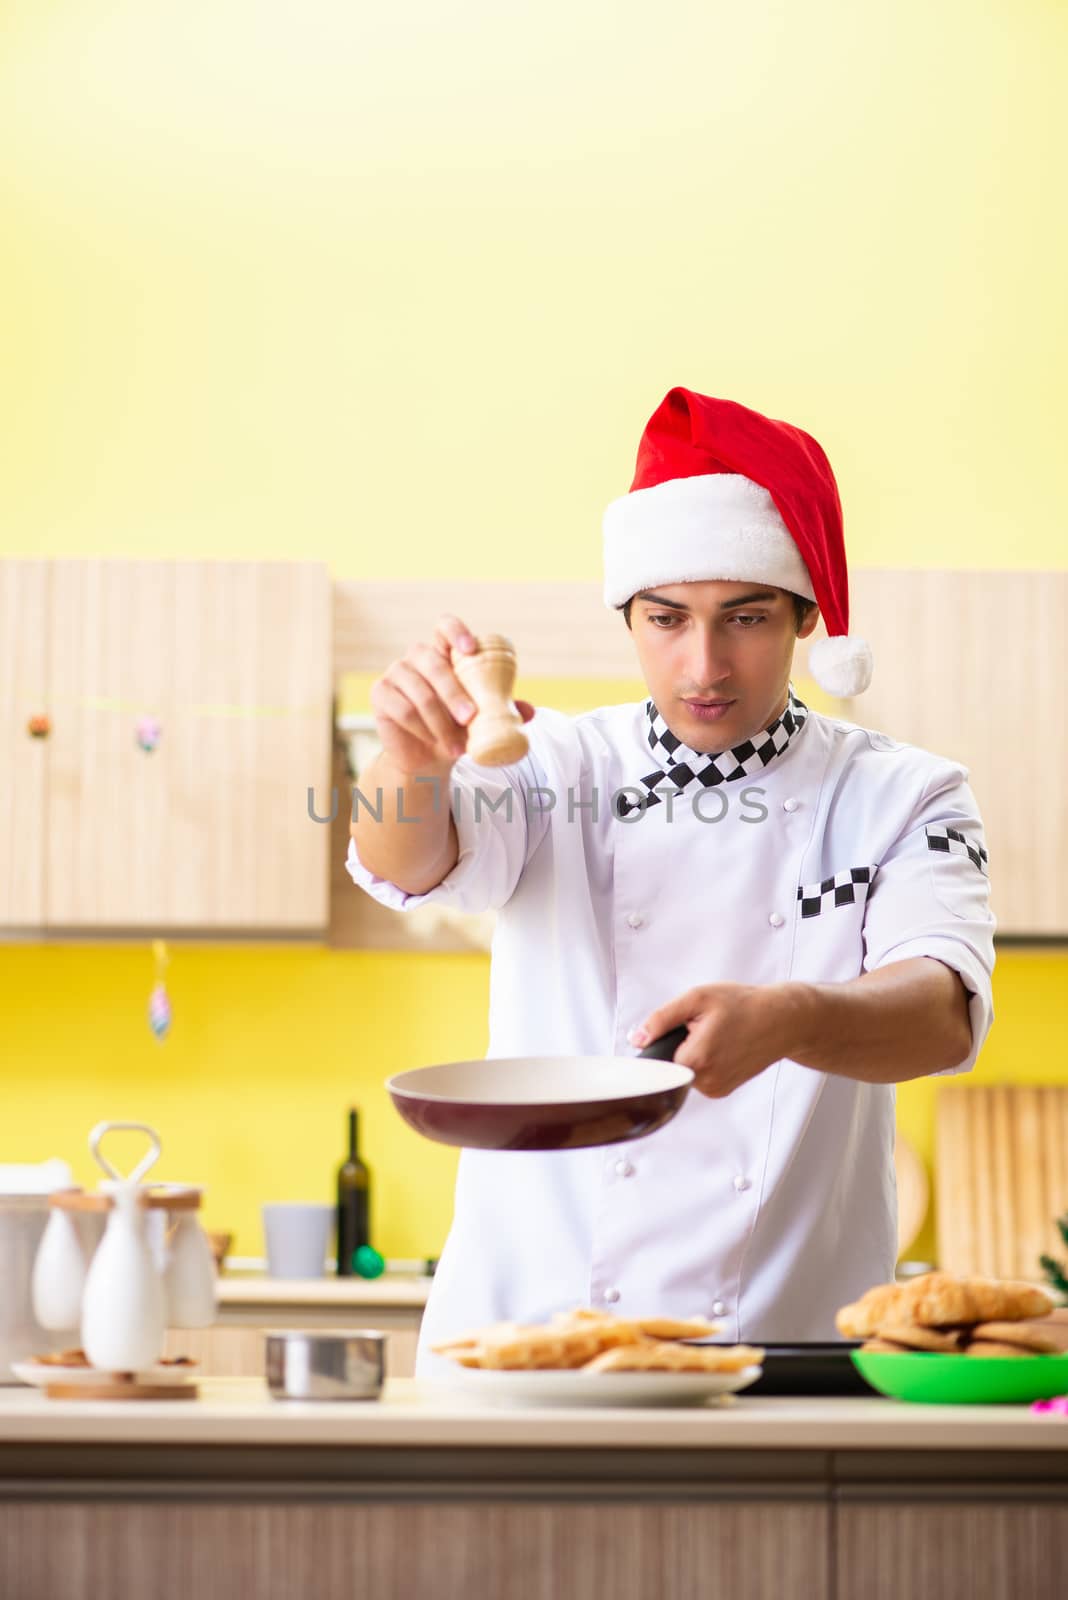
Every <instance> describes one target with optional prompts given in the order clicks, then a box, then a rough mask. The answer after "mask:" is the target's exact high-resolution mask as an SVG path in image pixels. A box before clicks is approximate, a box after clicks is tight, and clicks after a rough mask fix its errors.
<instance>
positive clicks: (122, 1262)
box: [82, 1181, 165, 1372]
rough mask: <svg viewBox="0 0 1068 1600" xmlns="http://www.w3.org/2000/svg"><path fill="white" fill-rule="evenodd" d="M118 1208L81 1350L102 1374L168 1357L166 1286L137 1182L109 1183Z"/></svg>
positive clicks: (88, 1301) (96, 1267)
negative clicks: (165, 1341)
mask: <svg viewBox="0 0 1068 1600" xmlns="http://www.w3.org/2000/svg"><path fill="white" fill-rule="evenodd" d="M108 1188H109V1189H110V1191H111V1194H112V1199H113V1201H114V1208H113V1210H112V1211H111V1212H110V1213H109V1215H108V1225H107V1228H106V1229H105V1232H104V1237H103V1239H102V1240H101V1242H100V1245H99V1246H98V1248H97V1252H96V1254H95V1255H94V1257H93V1260H92V1265H91V1266H90V1268H89V1273H88V1276H87V1278H86V1282H85V1294H84V1296H83V1299H82V1349H83V1350H84V1351H85V1353H86V1355H87V1356H88V1358H89V1362H90V1365H92V1366H94V1367H98V1368H99V1369H100V1370H101V1371H102V1372H138V1371H140V1370H141V1368H142V1367H150V1366H151V1365H152V1364H153V1362H155V1361H158V1360H159V1358H160V1356H161V1355H162V1354H163V1335H164V1329H165V1322H164V1306H163V1284H162V1282H161V1281H160V1276H159V1272H158V1271H157V1269H156V1263H155V1261H154V1260H153V1259H152V1251H151V1249H150V1248H149V1243H148V1239H147V1237H146V1234H145V1211H144V1207H143V1206H142V1204H141V1189H140V1186H139V1185H138V1184H136V1183H131V1182H129V1181H127V1182H125V1183H117V1184H109V1185H108Z"/></svg>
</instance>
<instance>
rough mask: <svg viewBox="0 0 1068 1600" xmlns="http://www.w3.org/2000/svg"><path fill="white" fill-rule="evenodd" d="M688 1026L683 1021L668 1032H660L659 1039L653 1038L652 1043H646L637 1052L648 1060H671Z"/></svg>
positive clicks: (684, 1036)
mask: <svg viewBox="0 0 1068 1600" xmlns="http://www.w3.org/2000/svg"><path fill="white" fill-rule="evenodd" d="M689 1031H690V1030H689V1028H688V1027H687V1026H686V1024H685V1023H684V1022H682V1023H680V1024H679V1026H678V1027H677V1028H672V1029H671V1030H670V1031H669V1032H668V1033H662V1034H661V1035H660V1037H659V1039H654V1040H653V1042H652V1044H647V1045H646V1046H645V1049H644V1050H642V1051H640V1052H639V1054H640V1055H642V1056H644V1057H645V1058H646V1060H649V1061H673V1060H674V1058H675V1051H676V1050H677V1049H678V1048H679V1045H680V1044H681V1043H682V1041H683V1040H684V1039H685V1038H686V1035H687V1034H688V1033H689Z"/></svg>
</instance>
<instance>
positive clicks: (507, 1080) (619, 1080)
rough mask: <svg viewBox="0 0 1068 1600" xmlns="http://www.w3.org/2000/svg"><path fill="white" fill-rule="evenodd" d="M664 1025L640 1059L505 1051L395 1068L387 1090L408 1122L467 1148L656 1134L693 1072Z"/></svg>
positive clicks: (532, 1146) (571, 1143) (677, 1036)
mask: <svg viewBox="0 0 1068 1600" xmlns="http://www.w3.org/2000/svg"><path fill="white" fill-rule="evenodd" d="M686 1034H687V1029H686V1028H685V1027H684V1026H683V1027H679V1028H672V1030H671V1032H670V1033H665V1034H662V1035H661V1036H660V1038H659V1039H654V1040H653V1042H652V1044H647V1045H646V1047H645V1049H644V1050H643V1051H642V1052H641V1054H640V1055H639V1056H510V1057H509V1056H505V1057H491V1058H489V1059H488V1060H479V1061H446V1062H443V1063H441V1064H440V1065H439V1066H435V1067H417V1068H416V1069H415V1070H414V1071H411V1072H398V1073H396V1074H395V1075H394V1076H393V1077H392V1078H388V1079H387V1080H386V1088H387V1090H388V1091H389V1097H390V1099H391V1100H392V1101H393V1104H394V1105H395V1106H396V1108H397V1110H398V1111H399V1113H400V1115H401V1116H402V1117H403V1118H404V1120H405V1122H406V1123H407V1124H408V1126H409V1127H410V1128H414V1129H415V1131H416V1133H421V1134H422V1135H423V1136H424V1138H427V1139H433V1140H434V1142H435V1143H436V1144H453V1145H463V1146H464V1147H466V1148H467V1149H469V1150H582V1149H586V1148H588V1147H589V1146H590V1145H599V1144H622V1143H623V1142H624V1141H625V1140H627V1139H641V1138H643V1137H644V1136H645V1135H646V1134H648V1133H655V1132H656V1130H657V1128H662V1127H663V1126H664V1124H665V1122H670V1121H671V1118H672V1117H673V1116H674V1115H675V1113H676V1112H677V1111H678V1109H679V1107H680V1106H681V1105H682V1102H683V1101H684V1100H685V1098H686V1095H687V1093H688V1092H689V1088H690V1085H691V1083H692V1082H693V1073H692V1072H691V1070H690V1068H689V1067H683V1066H679V1065H676V1063H675V1062H674V1061H673V1060H672V1056H673V1055H674V1054H675V1051H676V1050H677V1049H678V1047H679V1045H680V1044H681V1043H682V1041H683V1040H684V1039H685V1038H686Z"/></svg>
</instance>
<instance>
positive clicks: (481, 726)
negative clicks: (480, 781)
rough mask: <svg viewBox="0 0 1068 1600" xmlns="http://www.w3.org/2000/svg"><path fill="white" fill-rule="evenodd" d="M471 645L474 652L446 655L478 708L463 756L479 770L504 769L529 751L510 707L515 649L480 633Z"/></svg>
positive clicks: (520, 721) (499, 638)
mask: <svg viewBox="0 0 1068 1600" xmlns="http://www.w3.org/2000/svg"><path fill="white" fill-rule="evenodd" d="M475 643H476V644H477V645H478V649H477V651H472V652H470V653H468V652H465V651H463V650H456V649H453V650H452V651H451V652H450V656H451V660H452V668H453V671H454V672H455V674H456V676H457V677H458V678H459V680H460V682H461V683H462V684H463V686H464V688H465V689H466V690H467V692H468V694H469V695H470V696H471V699H472V700H473V701H474V702H475V705H476V706H477V707H478V710H477V711H476V713H475V715H474V716H473V717H472V719H471V721H470V722H469V723H468V725H467V754H468V755H469V756H470V757H471V760H472V761H477V762H478V763H479V765H480V766H483V767H507V766H510V765H511V764H512V762H514V761H522V759H523V757H524V756H525V755H526V753H527V751H528V750H529V748H530V746H529V744H528V742H527V736H526V734H525V733H524V732H523V719H522V717H521V716H520V715H519V712H518V711H517V710H516V708H515V706H514V705H513V704H512V686H513V685H514V683H515V671H516V660H515V646H514V645H513V644H512V641H511V640H510V639H506V638H505V637H504V635H503V634H501V633H487V634H484V635H483V636H482V637H481V638H479V639H476V641H475Z"/></svg>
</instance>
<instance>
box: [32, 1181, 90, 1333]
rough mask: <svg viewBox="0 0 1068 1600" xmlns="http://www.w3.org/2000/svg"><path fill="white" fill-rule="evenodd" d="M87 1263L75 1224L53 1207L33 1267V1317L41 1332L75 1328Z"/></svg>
mask: <svg viewBox="0 0 1068 1600" xmlns="http://www.w3.org/2000/svg"><path fill="white" fill-rule="evenodd" d="M86 1273H87V1263H86V1259H85V1249H84V1246H83V1245H82V1237H81V1234H80V1232H79V1231H78V1224H77V1222H76V1220H75V1218H74V1215H73V1213H72V1212H70V1211H60V1210H58V1209H57V1208H55V1207H53V1209H52V1213H51V1215H50V1216H49V1218H48V1224H47V1226H46V1228H45V1231H44V1236H43V1238H42V1239H41V1243H40V1244H39V1245H38V1247H37V1255H36V1256H35V1258H34V1263H33V1278H32V1280H31V1281H32V1294H33V1314H34V1316H35V1317H36V1318H37V1320H38V1322H39V1323H40V1324H41V1327H42V1328H52V1329H55V1330H57V1331H62V1330H64V1329H74V1328H77V1326H78V1324H79V1323H80V1322H81V1319H82V1294H83V1293H84V1290H85V1279H86Z"/></svg>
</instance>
